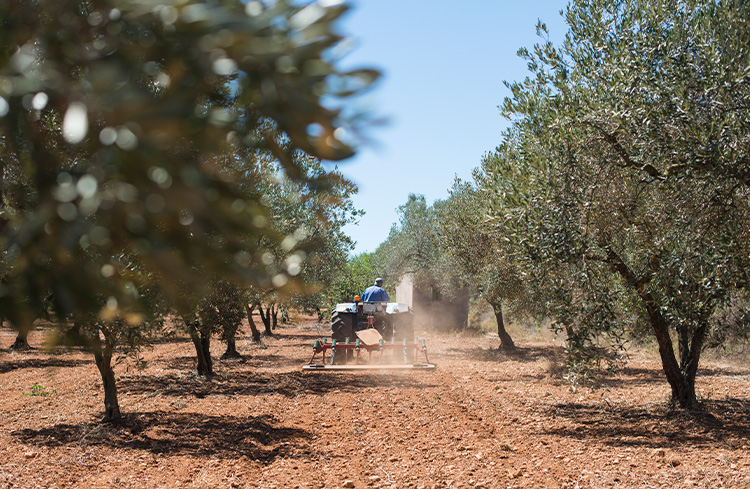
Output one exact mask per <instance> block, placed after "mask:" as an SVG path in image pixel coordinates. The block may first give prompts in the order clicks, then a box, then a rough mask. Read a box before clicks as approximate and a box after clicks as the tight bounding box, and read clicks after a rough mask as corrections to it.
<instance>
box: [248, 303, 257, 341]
mask: <svg viewBox="0 0 750 489" xmlns="http://www.w3.org/2000/svg"><path fill="white" fill-rule="evenodd" d="M253 309H255V304H245V311H247V324H248V326H250V332H251V333H252V335H253V343H260V331H258V328H257V326H255V320H254V319H253Z"/></svg>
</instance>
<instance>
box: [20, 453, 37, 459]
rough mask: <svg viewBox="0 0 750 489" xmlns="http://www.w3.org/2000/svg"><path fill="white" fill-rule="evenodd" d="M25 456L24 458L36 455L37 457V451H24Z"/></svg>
mask: <svg viewBox="0 0 750 489" xmlns="http://www.w3.org/2000/svg"><path fill="white" fill-rule="evenodd" d="M23 457H24V458H34V457H36V453H34V452H24V454H23Z"/></svg>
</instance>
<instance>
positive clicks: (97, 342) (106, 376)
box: [91, 333, 122, 422]
mask: <svg viewBox="0 0 750 489" xmlns="http://www.w3.org/2000/svg"><path fill="white" fill-rule="evenodd" d="M102 343H103V344H102ZM114 347H115V344H114V340H113V339H112V338H111V337H109V336H108V335H107V334H106V333H104V342H102V340H101V338H100V337H99V333H97V334H96V335H95V336H94V337H92V338H91V349H92V350H93V353H94V361H95V362H96V368H98V369H99V374H100V375H101V376H102V386H103V387H104V416H103V417H102V421H106V422H114V421H119V420H120V419H122V414H121V413H120V403H119V401H118V400H117V383H116V381H115V371H114V370H113V369H112V352H113V351H114Z"/></svg>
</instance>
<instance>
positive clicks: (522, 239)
mask: <svg viewBox="0 0 750 489" xmlns="http://www.w3.org/2000/svg"><path fill="white" fill-rule="evenodd" d="M565 18H566V20H567V22H568V25H569V27H570V31H569V33H568V34H567V36H566V38H565V41H564V42H563V44H562V45H561V46H560V47H555V46H553V45H552V44H551V43H550V42H547V41H544V42H542V43H540V44H538V45H536V46H534V48H533V49H532V50H526V49H524V50H521V51H520V54H521V55H522V56H523V57H525V58H526V59H527V60H528V63H529V69H530V71H531V76H529V77H528V78H526V79H525V80H523V81H521V82H515V83H510V84H508V87H509V88H510V90H511V92H512V96H511V97H509V98H508V99H506V100H505V103H504V104H503V110H504V113H505V114H506V116H508V117H509V118H510V119H511V120H512V121H513V125H512V127H511V129H509V130H508V131H507V132H506V135H505V140H504V141H503V143H502V144H501V145H500V146H498V148H497V149H496V151H495V152H494V153H492V154H490V155H488V156H487V157H486V158H485V159H484V161H483V165H482V170H481V178H482V187H483V189H484V190H485V192H486V195H487V199H488V201H489V202H490V206H491V209H490V212H489V217H490V222H491V223H492V225H493V226H494V227H495V229H496V230H498V236H502V237H503V239H506V240H508V241H509V242H510V244H511V249H512V250H513V251H514V261H515V262H516V263H518V264H519V266H521V267H522V273H523V274H524V276H525V277H526V278H527V282H528V283H529V284H530V285H531V286H532V289H533V292H534V294H535V297H536V298H537V300H539V301H542V302H543V303H544V305H545V307H546V309H547V310H548V311H549V313H550V314H551V315H552V316H553V318H554V319H555V320H556V321H557V327H558V328H559V329H560V330H562V331H565V332H566V334H567V337H568V347H569V348H570V351H571V353H572V352H576V353H575V354H572V355H571V358H575V357H578V358H580V359H581V361H584V362H585V361H587V360H586V358H588V356H587V355H586V354H585V352H587V351H588V352H595V351H596V348H597V344H598V340H597V339H598V337H599V336H600V335H601V334H605V335H608V336H609V340H610V341H609V342H608V343H611V344H614V345H618V344H621V343H622V341H623V339H624V338H625V331H626V330H629V331H631V332H632V331H637V330H639V328H633V326H637V325H638V324H639V323H642V322H643V321H647V322H648V324H649V327H650V331H651V332H652V333H653V335H654V336H655V338H656V339H657V341H658V343H659V346H660V355H661V359H662V363H663V365H664V370H665V373H666V375H667V379H668V381H669V382H670V385H671V387H672V390H673V398H674V399H675V400H676V401H677V402H679V403H680V404H681V405H682V406H686V407H687V406H692V405H694V404H695V392H694V378H695V374H696V372H697V368H698V361H699V358H700V351H701V349H702V347H703V345H704V342H705V340H706V333H707V331H708V327H709V323H710V320H711V318H712V316H713V315H714V314H715V312H716V311H717V310H719V308H720V307H721V306H722V305H723V304H724V303H725V302H726V300H727V299H728V298H729V296H730V294H731V293H732V291H734V290H736V289H737V288H739V287H744V286H745V285H746V284H747V276H746V270H747V269H748V267H747V263H746V257H747V256H750V255H749V254H748V252H747V251H748V249H747V245H748V240H747V229H748V228H750V226H749V225H748V224H750V209H748V205H747V198H746V196H747V191H748V184H749V183H750V180H748V175H750V173H748V168H749V167H748V161H750V160H748V155H747V150H748V146H747V144H744V142H743V141H745V139H746V135H747V133H748V125H750V108H748V106H747V100H748V96H750V78H748V76H747V71H746V70H747V66H748V65H750V43H748V42H746V41H747V40H748V35H749V34H748V31H747V29H746V25H747V23H748V20H750V8H748V6H747V5H745V4H744V3H742V2H734V1H726V2H721V1H720V2H713V1H710V0H691V1H688V2H683V1H679V2H678V1H676V0H661V1H658V2H652V1H635V2H631V1H627V2H626V1H603V0H578V1H573V2H571V3H570V5H569V6H568V8H567V10H566V11H565ZM538 29H539V32H540V34H541V35H544V34H545V32H546V29H545V27H544V25H542V24H540V25H539V28H538ZM640 330H642V329H640ZM670 331H671V332H672V334H674V335H675V337H676V338H677V348H678V354H679V361H678V360H677V358H676V357H675V351H674V346H673V345H672V341H671V339H670ZM581 352H584V354H583V355H582V356H581ZM592 354H593V353H592ZM573 363H581V362H578V361H576V362H573Z"/></svg>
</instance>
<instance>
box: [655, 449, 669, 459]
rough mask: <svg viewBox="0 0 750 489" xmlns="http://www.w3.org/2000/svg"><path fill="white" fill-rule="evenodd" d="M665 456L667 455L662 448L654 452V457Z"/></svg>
mask: <svg viewBox="0 0 750 489" xmlns="http://www.w3.org/2000/svg"><path fill="white" fill-rule="evenodd" d="M666 454H667V452H665V451H664V449H663V448H660V449H658V450H657V451H656V456H657V457H664V456H665V455H666Z"/></svg>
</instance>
